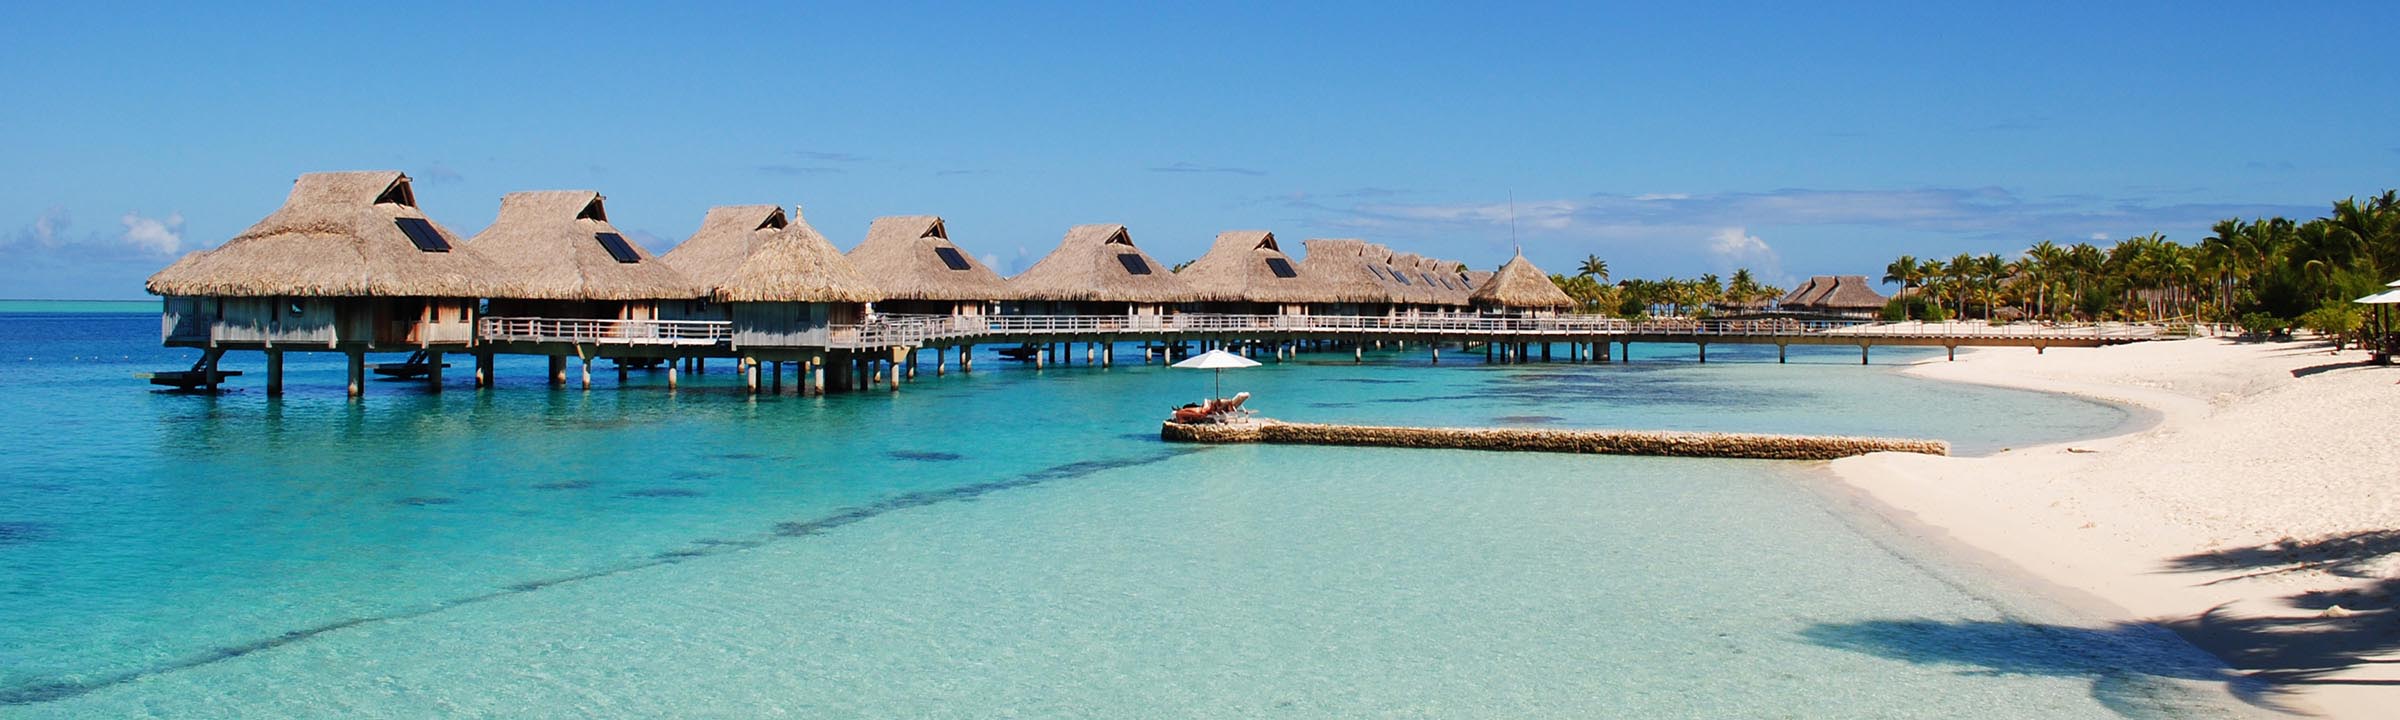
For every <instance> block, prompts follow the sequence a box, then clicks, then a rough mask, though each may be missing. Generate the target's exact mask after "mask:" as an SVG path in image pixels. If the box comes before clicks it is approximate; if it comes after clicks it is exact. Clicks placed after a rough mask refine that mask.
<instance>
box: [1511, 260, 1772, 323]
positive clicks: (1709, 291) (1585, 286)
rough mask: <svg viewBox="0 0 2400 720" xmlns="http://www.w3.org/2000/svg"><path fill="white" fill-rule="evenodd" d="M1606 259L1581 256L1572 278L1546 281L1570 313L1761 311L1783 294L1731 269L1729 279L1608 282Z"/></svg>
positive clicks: (1666, 314)
mask: <svg viewBox="0 0 2400 720" xmlns="http://www.w3.org/2000/svg"><path fill="white" fill-rule="evenodd" d="M1608 280H1609V277H1608V261H1606V260H1602V259H1600V257H1599V256H1597V255H1587V256H1584V258H1583V264H1581V265H1579V266H1577V267H1576V268H1575V274H1573V275H1562V274H1558V273H1552V274H1551V275H1550V282H1551V283H1552V284H1555V285H1557V286H1558V289H1559V290H1562V291H1565V292H1566V293H1567V297H1569V298H1572V299H1574V301H1575V311H1576V312H1581V313H1588V314H1594V315H1610V316H1616V317H1625V318H1645V317H1659V316H1663V317H1690V316H1702V315H1706V314H1708V312H1709V311H1710V309H1711V308H1721V307H1748V308H1763V307H1765V306H1766V305H1767V304H1768V303H1769V302H1772V301H1774V300H1775V299H1776V298H1778V297H1782V296H1783V289H1782V288H1778V287H1775V286H1773V285H1768V284H1766V283H1764V282H1760V281H1759V280H1758V277H1757V276H1756V275H1754V274H1752V273H1751V272H1750V269H1749V268H1737V269H1735V270H1734V271H1733V275H1732V276H1731V277H1729V278H1727V277H1719V276H1718V275H1717V274H1716V273H1706V274H1703V275H1701V276H1699V277H1696V278H1690V279H1684V278H1677V277H1672V276H1670V277H1666V278H1661V279H1657V280H1647V279H1643V278H1628V279H1625V280H1620V281H1618V282H1616V283H1613V284H1612V283H1610V282H1609V281H1608Z"/></svg>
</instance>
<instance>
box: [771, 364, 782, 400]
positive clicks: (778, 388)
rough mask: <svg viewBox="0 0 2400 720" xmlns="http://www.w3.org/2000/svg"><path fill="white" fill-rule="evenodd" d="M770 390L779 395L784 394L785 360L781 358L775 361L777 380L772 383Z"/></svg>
mask: <svg viewBox="0 0 2400 720" xmlns="http://www.w3.org/2000/svg"><path fill="white" fill-rule="evenodd" d="M768 391H769V392H773V393H775V394H777V395H782V394H783V361H781V360H777V361H775V381H774V382H773V383H771V387H770V388H769V390H768Z"/></svg>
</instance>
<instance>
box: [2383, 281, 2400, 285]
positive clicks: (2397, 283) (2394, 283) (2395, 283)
mask: <svg viewBox="0 0 2400 720" xmlns="http://www.w3.org/2000/svg"><path fill="white" fill-rule="evenodd" d="M2383 286H2384V287H2400V280H2393V281H2391V282H2388V283H2384V284H2383Z"/></svg>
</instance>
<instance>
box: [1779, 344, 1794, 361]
mask: <svg viewBox="0 0 2400 720" xmlns="http://www.w3.org/2000/svg"><path fill="white" fill-rule="evenodd" d="M1791 349H1792V346H1791V344H1790V343H1775V364H1777V365H1781V364H1783V363H1784V358H1785V357H1786V356H1787V355H1789V354H1790V352H1791Z"/></svg>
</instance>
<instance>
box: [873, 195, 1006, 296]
mask: <svg viewBox="0 0 2400 720" xmlns="http://www.w3.org/2000/svg"><path fill="white" fill-rule="evenodd" d="M942 248H949V249H950V251H951V252H954V253H957V257H958V259H959V261H960V262H962V263H964V264H965V265H966V266H967V267H966V268H965V269H963V270H953V269H951V268H950V265H949V263H948V262H947V261H946V260H944V259H943V257H942V254H941V249H942ZM850 264H851V265H852V266H854V267H857V268H858V269H859V271H861V272H863V273H865V274H866V275H867V277H868V278H869V279H870V280H872V281H873V282H875V284H876V285H877V287H878V288H880V289H881V291H882V293H883V296H884V297H886V298H891V299H897V300H952V301H961V300H1014V299H1016V291H1015V290H1014V289H1013V288H1011V287H1009V284H1008V281H1007V280H1003V279H1001V278H1000V274H999V273H996V272H992V269H991V268H990V267H988V266H985V265H984V264H983V261H982V260H978V259H976V258H975V255H974V253H970V252H967V251H966V250H964V249H962V248H960V247H959V246H958V245H957V244H955V243H952V242H950V230H949V226H948V224H947V223H945V222H943V221H942V218H941V217H939V216H935V215H894V216H889V217H879V218H875V222H873V223H871V224H869V225H868V226H867V239H866V240H864V241H861V242H859V244H858V246H857V247H854V248H850Z"/></svg>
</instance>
